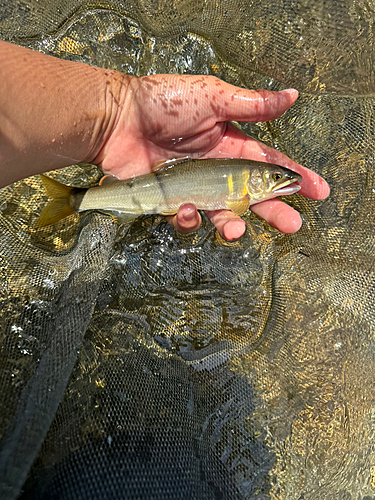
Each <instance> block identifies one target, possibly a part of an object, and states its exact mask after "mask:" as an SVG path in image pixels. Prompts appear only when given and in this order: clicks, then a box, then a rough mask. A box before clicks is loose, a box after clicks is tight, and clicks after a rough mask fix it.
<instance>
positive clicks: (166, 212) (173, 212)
mask: <svg viewBox="0 0 375 500" xmlns="http://www.w3.org/2000/svg"><path fill="white" fill-rule="evenodd" d="M176 213H177V210H169V211H168V210H164V211H163V212H160V215H176Z"/></svg>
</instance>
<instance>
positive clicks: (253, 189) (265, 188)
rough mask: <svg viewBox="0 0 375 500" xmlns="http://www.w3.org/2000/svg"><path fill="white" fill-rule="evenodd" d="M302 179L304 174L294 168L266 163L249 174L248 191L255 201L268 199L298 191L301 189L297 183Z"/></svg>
mask: <svg viewBox="0 0 375 500" xmlns="http://www.w3.org/2000/svg"><path fill="white" fill-rule="evenodd" d="M301 181H302V176H301V175H299V174H297V173H296V172H293V170H289V169H288V168H285V167H280V166H279V165H271V164H267V163H264V165H263V166H262V167H260V168H259V169H256V170H254V171H253V172H252V173H251V175H250V176H249V181H248V192H249V194H250V197H251V198H252V199H253V200H254V201H255V202H257V201H263V200H268V199H271V198H276V197H277V196H286V195H289V194H294V193H296V192H297V191H299V190H300V189H301V186H300V185H299V184H296V183H300V182H301Z"/></svg>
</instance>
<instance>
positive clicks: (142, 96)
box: [95, 75, 329, 241]
mask: <svg viewBox="0 0 375 500" xmlns="http://www.w3.org/2000/svg"><path fill="white" fill-rule="evenodd" d="M297 97H298V92H297V91H296V90H293V89H289V90H284V91H281V92H270V91H265V90H258V91H255V90H245V89H241V88H238V87H234V86H232V85H229V84H227V83H225V82H223V81H221V80H219V79H217V78H215V77H211V76H186V75H183V76H180V75H154V76H148V77H143V78H134V79H131V80H130V82H129V85H128V87H127V90H126V92H124V93H123V94H122V97H121V102H120V105H119V114H118V116H117V117H116V121H115V124H114V127H113V131H112V133H111V135H110V136H109V138H108V140H107V142H106V144H105V145H104V147H103V148H102V150H101V151H100V152H99V154H98V155H97V157H96V159H95V161H96V162H97V163H98V164H99V165H100V166H101V168H102V169H103V170H104V171H105V172H108V173H111V174H113V175H116V176H117V177H119V178H121V179H124V178H128V177H131V176H133V175H141V174H144V173H148V172H150V171H151V168H152V165H153V164H154V163H155V162H158V161H161V160H164V159H167V158H178V157H184V156H189V157H202V158H210V157H211V158H219V157H223V158H228V157H236V158H247V159H251V160H260V161H266V162H268V163H276V164H278V165H282V166H285V167H287V168H289V169H291V170H294V171H296V172H298V173H299V174H301V175H302V177H303V181H302V183H301V190H300V194H302V195H304V196H306V197H307V198H311V199H313V200H321V199H324V198H326V197H327V196H328V194H329V186H328V184H327V183H326V182H325V181H324V180H323V179H322V178H321V177H319V176H318V175H317V174H315V173H314V172H312V171H311V170H309V169H307V168H304V167H302V166H301V165H298V164H297V163H295V162H293V161H292V160H291V159H289V158H288V157H287V156H285V155H283V154H282V153H280V152H279V151H276V150H274V149H272V148H269V147H267V146H265V145H264V144H262V143H260V142H258V141H256V140H254V139H252V138H250V137H247V136H246V135H245V134H243V133H242V132H241V131H240V130H239V129H238V128H237V127H235V126H234V125H232V124H231V123H230V120H234V121H244V122H258V121H268V120H272V119H274V118H277V117H279V116H280V115H282V114H283V113H284V111H286V110H287V109H288V108H289V107H290V106H291V105H292V104H293V103H294V102H295V100H296V99H297ZM251 210H252V211H253V212H254V213H256V214H257V215H259V216H260V217H263V218H264V219H265V220H267V221H268V222H269V223H270V224H271V225H272V226H274V227H275V228H277V229H279V230H280V231H281V232H284V233H293V232H295V231H297V230H298V229H299V228H300V226H301V224H302V221H301V217H300V215H299V213H298V212H297V211H296V210H294V209H293V208H291V207H290V206H288V205H287V204H285V203H283V202H281V201H280V200H278V199H273V200H268V201H264V202H262V203H259V204H257V205H253V206H252V207H251ZM207 215H208V217H209V219H210V220H211V221H212V223H213V224H214V225H215V226H216V228H217V230H218V231H219V233H220V234H221V236H223V237H224V238H225V239H227V240H229V241H231V240H236V239H238V238H240V237H241V236H242V235H243V234H244V232H245V222H244V221H243V220H242V219H241V218H240V217H239V216H237V215H235V214H234V213H233V212H231V211H229V210H219V211H211V212H207ZM168 220H169V221H170V223H171V224H172V225H173V226H174V227H175V228H176V229H177V230H178V231H179V232H181V233H190V232H193V231H196V230H197V229H198V227H199V226H200V223H201V219H200V215H199V213H198V212H197V210H196V208H195V207H194V205H191V204H188V205H184V206H182V207H180V209H179V211H178V213H177V214H176V215H175V216H170V217H168Z"/></svg>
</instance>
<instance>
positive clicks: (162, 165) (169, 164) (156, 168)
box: [151, 156, 192, 172]
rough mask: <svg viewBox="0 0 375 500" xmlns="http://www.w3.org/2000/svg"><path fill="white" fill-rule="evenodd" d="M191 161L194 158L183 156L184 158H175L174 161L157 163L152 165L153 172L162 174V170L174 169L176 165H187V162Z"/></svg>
mask: <svg viewBox="0 0 375 500" xmlns="http://www.w3.org/2000/svg"><path fill="white" fill-rule="evenodd" d="M191 159H192V158H190V157H189V156H183V157H182V158H177V159H176V158H173V159H172V160H163V161H156V162H155V163H153V164H152V165H151V172H160V170H165V169H167V168H171V167H174V166H175V165H179V164H180V163H185V162H186V161H189V160H191Z"/></svg>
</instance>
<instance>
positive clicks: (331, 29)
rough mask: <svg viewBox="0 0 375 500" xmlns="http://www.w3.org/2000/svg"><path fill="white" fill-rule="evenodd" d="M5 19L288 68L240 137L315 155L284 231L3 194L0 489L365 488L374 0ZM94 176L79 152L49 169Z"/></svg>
mask: <svg viewBox="0 0 375 500" xmlns="http://www.w3.org/2000/svg"><path fill="white" fill-rule="evenodd" d="M0 8H1V11H0V36H1V38H2V39H4V40H8V41H13V42H15V43H18V44H20V45H25V46H28V47H30V48H33V49H35V50H39V51H42V52H45V53H48V54H52V55H55V56H58V57H61V58H66V59H71V60H77V61H83V62H87V63H89V64H95V65H98V66H103V67H108V68H114V69H117V70H120V71H124V72H127V73H130V74H134V75H145V74H152V73H172V72H180V73H196V74H213V75H216V76H218V77H220V78H222V79H224V80H226V81H227V82H230V83H234V84H237V85H240V86H244V87H248V88H259V87H261V88H266V89H271V90H279V89H282V88H286V87H290V86H292V87H295V88H297V89H298V90H299V92H300V97H299V99H298V101H297V103H296V104H295V105H294V106H293V107H292V109H291V110H289V111H288V112H287V113H285V114H284V115H283V116H282V117H281V118H280V119H278V120H275V121H273V122H271V123H257V124H246V125H243V129H244V130H245V131H247V132H248V133H249V134H250V135H252V136H253V137H256V138H258V139H260V140H261V141H263V142H264V143H266V144H268V145H270V146H272V147H275V148H277V149H279V150H281V151H282V152H283V153H285V154H287V155H288V156H290V157H291V158H293V159H294V160H295V161H297V162H299V163H301V164H303V165H305V166H306V167H309V168H311V169H312V170H314V171H316V172H318V173H319V174H321V175H322V176H323V177H324V178H325V179H326V180H327V181H328V182H329V184H330V186H331V195H330V197H329V198H328V199H327V200H325V201H323V202H314V201H311V200H307V199H305V198H303V197H301V196H298V195H295V196H293V198H292V199H290V200H288V201H289V202H290V204H291V205H293V206H294V207H295V208H297V209H298V210H299V211H300V212H301V214H302V216H303V221H304V223H303V226H302V228H301V230H300V231H299V232H298V233H296V234H294V235H283V234H281V233H279V232H278V231H276V230H274V229H273V228H271V227H270V226H268V225H267V224H266V223H265V222H264V221H262V220H260V219H258V218H257V217H256V216H255V215H252V214H248V215H247V216H246V221H247V229H248V231H247V233H246V235H245V236H244V238H243V239H242V240H241V241H240V242H237V243H235V244H231V245H229V244H224V243H223V242H222V241H219V240H218V238H217V237H216V235H215V231H214V230H213V228H212V226H211V224H210V223H209V222H208V221H206V220H204V221H203V225H202V227H201V228H200V230H199V231H198V232H197V233H196V234H194V235H190V236H181V235H178V234H176V233H175V232H174V230H173V229H172V227H171V226H169V225H168V224H167V223H166V222H165V221H164V220H163V219H162V218H160V217H146V216H145V217H140V218H138V219H137V220H136V221H134V222H133V223H132V224H130V225H129V224H128V225H121V226H120V227H118V226H116V224H115V223H114V222H113V221H112V220H111V219H110V218H108V217H105V216H103V215H101V214H86V215H84V216H82V217H80V218H79V217H78V216H76V217H75V218H74V217H72V218H70V219H68V220H65V221H62V222H60V223H59V224H58V225H56V226H53V227H52V228H51V227H49V228H45V229H43V230H42V229H36V219H37V217H38V215H39V213H40V210H41V208H42V206H44V204H45V202H46V197H45V195H44V193H43V189H42V187H41V184H40V180H39V179H38V178H36V177H35V178H33V177H32V178H29V179H27V180H25V181H22V182H18V183H16V184H14V185H12V186H10V187H7V188H5V189H3V190H2V191H1V192H0V231H1V238H0V255H1V261H2V265H1V271H2V273H1V281H0V289H1V297H0V300H1V317H0V322H1V330H0V332H1V351H0V356H1V358H0V383H1V387H2V398H1V401H0V432H1V436H2V441H1V450H0V497H1V498H2V499H15V498H17V497H18V496H20V498H22V499H26V498H27V499H29V498H30V499H64V500H65V499H71V500H73V499H120V498H129V499H178V498H181V499H182V498H183V499H186V498H191V499H215V500H217V499H237V498H238V499H253V500H266V499H272V500H315V499H319V500H332V499H337V500H371V499H373V498H375V454H374V441H373V433H374V429H375V397H374V391H373V380H374V376H375V364H374V361H375V360H374V352H375V351H374V327H375V310H374V305H373V304H374V293H375V281H374V277H375V274H374V271H375V270H374V255H375V246H374V240H375V230H374V210H375V209H374V201H375V183H374V178H373V171H374V169H373V162H374V154H375V144H374V133H375V109H374V102H375V101H374V90H375V77H374V74H375V72H374V61H375V57H374V21H375V5H374V3H373V1H368V0H367V1H365V0H359V1H354V0H353V1H351V0H344V1H339V2H337V1H335V0H332V1H329V2H325V1H323V0H315V1H314V2H307V1H304V0H303V1H299V2H294V1H292V0H276V1H275V0H272V1H271V0H270V1H266V0H258V1H245V0H243V1H240V0H213V1H211V0H206V1H204V0H185V1H181V0H178V1H177V0H176V1H171V0H168V1H167V0H160V1H154V0H150V1H148V2H147V1H141V0H138V1H134V2H127V1H125V0H124V1H123V2H121V1H113V2H112V1H108V2H102V3H100V2H79V1H76V2H75V1H71V0H69V1H50V0H49V1H46V0H43V1H41V0H39V1H38V0H29V1H24V0H22V1H20V0H17V1H14V2H10V1H5V0H0ZM56 176H57V177H58V179H59V180H61V181H63V182H66V183H69V184H74V185H76V186H78V185H82V186H88V185H91V184H93V183H95V182H96V181H97V179H98V177H99V173H98V171H97V170H96V169H95V168H94V167H91V166H82V165H81V166H74V167H69V168H68V169H65V170H63V171H60V172H56Z"/></svg>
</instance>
